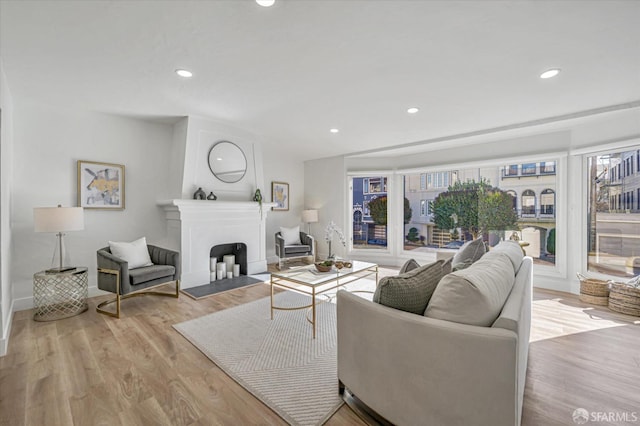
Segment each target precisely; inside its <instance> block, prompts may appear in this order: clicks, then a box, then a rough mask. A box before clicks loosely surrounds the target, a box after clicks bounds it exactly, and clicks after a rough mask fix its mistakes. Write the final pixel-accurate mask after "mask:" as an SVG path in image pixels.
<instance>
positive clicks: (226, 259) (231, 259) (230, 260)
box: [222, 254, 236, 273]
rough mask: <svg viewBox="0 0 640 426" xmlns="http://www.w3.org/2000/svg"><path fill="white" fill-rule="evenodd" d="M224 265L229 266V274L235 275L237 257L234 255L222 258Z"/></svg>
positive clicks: (226, 255)
mask: <svg viewBox="0 0 640 426" xmlns="http://www.w3.org/2000/svg"><path fill="white" fill-rule="evenodd" d="M222 259H223V261H224V264H225V265H227V272H231V273H233V265H235V263H236V257H235V255H233V254H225V255H224V256H223V257H222Z"/></svg>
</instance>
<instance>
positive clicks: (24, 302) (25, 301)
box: [12, 286, 110, 312]
mask: <svg viewBox="0 0 640 426" xmlns="http://www.w3.org/2000/svg"><path fill="white" fill-rule="evenodd" d="M88 292H89V297H94V296H104V295H105V294H110V293H109V292H106V291H102V290H100V289H99V288H98V287H97V286H90V287H89V288H88ZM12 305H13V309H14V310H13V312H17V311H26V310H27V309H33V296H28V297H22V298H20V299H13V303H12Z"/></svg>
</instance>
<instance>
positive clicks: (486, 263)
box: [424, 253, 515, 327]
mask: <svg viewBox="0 0 640 426" xmlns="http://www.w3.org/2000/svg"><path fill="white" fill-rule="evenodd" d="M514 281H515V274H514V271H513V265H512V263H511V260H509V257H508V256H507V255H506V254H503V253H495V254H494V255H491V256H488V257H483V258H481V259H480V260H478V261H477V262H475V263H474V264H473V265H471V266H470V267H469V268H467V269H464V270H461V271H456V272H452V273H450V274H448V275H446V276H444V278H442V280H441V281H440V283H439V284H438V286H437V288H436V289H435V291H434V292H433V296H432V297H431V300H430V302H429V304H428V306H427V309H426V310H425V312H424V315H425V316H426V317H430V318H437V319H441V320H445V321H452V322H457V323H461V324H470V325H479V326H484V327H489V326H491V324H493V322H494V321H495V320H496V318H498V316H499V315H500V312H501V311H502V306H503V305H504V303H505V301H506V300H507V297H509V293H510V292H511V289H512V287H513V283H514Z"/></svg>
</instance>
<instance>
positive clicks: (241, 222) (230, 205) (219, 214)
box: [158, 199, 275, 288]
mask: <svg viewBox="0 0 640 426" xmlns="http://www.w3.org/2000/svg"><path fill="white" fill-rule="evenodd" d="M158 205H159V206H161V207H162V208H163V209H164V211H165V216H166V219H167V236H168V238H169V241H170V244H171V245H172V246H173V247H174V248H176V249H178V250H179V251H180V259H181V266H182V271H181V276H182V277H181V286H182V287H183V288H189V287H196V286H199V285H203V284H208V283H209V252H210V250H211V247H213V246H215V245H218V244H227V243H245V244H246V245H247V273H248V274H257V273H260V272H265V271H266V270H267V258H266V217H267V213H268V212H269V211H270V210H271V207H273V206H274V205H275V204H273V203H262V209H261V208H260V205H259V204H258V203H257V202H255V201H209V200H184V199H175V200H163V201H159V202H158Z"/></svg>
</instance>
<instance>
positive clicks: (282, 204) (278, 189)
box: [271, 182, 289, 211]
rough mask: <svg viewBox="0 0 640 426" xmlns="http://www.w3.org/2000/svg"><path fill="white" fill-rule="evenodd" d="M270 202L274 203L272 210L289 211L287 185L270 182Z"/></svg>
mask: <svg viewBox="0 0 640 426" xmlns="http://www.w3.org/2000/svg"><path fill="white" fill-rule="evenodd" d="M271 202H272V203H276V205H275V206H274V207H273V210H280V211H287V210H289V184H288V183H285V182H271Z"/></svg>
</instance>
